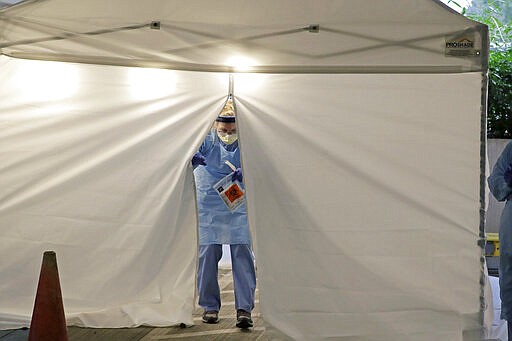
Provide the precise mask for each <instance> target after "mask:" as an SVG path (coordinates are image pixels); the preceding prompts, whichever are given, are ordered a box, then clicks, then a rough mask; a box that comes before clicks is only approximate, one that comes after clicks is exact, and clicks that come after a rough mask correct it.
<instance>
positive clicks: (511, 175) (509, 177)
mask: <svg viewBox="0 0 512 341" xmlns="http://www.w3.org/2000/svg"><path fill="white" fill-rule="evenodd" d="M503 177H504V178H505V182H506V183H507V185H508V186H509V187H512V164H510V165H508V167H507V170H506V171H505V173H503Z"/></svg>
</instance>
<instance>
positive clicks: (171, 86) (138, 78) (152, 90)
mask: <svg viewBox="0 0 512 341" xmlns="http://www.w3.org/2000/svg"><path fill="white" fill-rule="evenodd" d="M128 82H129V83H128V84H129V86H130V93H131V95H132V97H133V98H134V99H137V100H151V99H158V98H163V97H165V96H168V95H170V94H172V93H174V92H175V91H176V73H175V72H174V71H172V70H163V69H151V68H131V69H130V70H129V73H128Z"/></svg>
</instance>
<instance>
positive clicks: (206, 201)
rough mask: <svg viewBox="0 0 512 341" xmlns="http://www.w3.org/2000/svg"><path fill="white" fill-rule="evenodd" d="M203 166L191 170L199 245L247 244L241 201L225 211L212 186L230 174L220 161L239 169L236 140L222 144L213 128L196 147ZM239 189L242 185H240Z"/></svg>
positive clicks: (249, 239) (247, 237) (224, 205)
mask: <svg viewBox="0 0 512 341" xmlns="http://www.w3.org/2000/svg"><path fill="white" fill-rule="evenodd" d="M199 152H200V153H201V154H203V156H204V157H205V158H206V166H198V167H196V168H195V169H194V177H195V181H196V196H197V207H198V216H199V244H200V245H209V244H250V242H251V238H250V233H249V225H248V223H247V213H246V205H245V199H244V202H243V203H242V204H241V205H239V206H238V207H237V208H236V209H235V210H233V211H231V210H229V209H228V208H227V206H226V204H224V201H222V199H221V198H220V197H219V195H218V194H217V192H216V191H215V189H213V187H212V186H213V185H214V184H215V183H217V182H218V181H219V180H220V179H222V178H223V177H225V176H226V175H228V174H230V173H232V172H233V171H232V170H231V168H229V166H228V165H226V164H225V163H224V161H226V160H227V161H229V162H231V163H232V164H233V165H234V166H235V167H237V168H239V167H241V163H240V149H239V148H238V141H236V142H234V143H233V144H230V145H226V144H224V143H223V142H222V141H220V139H219V137H218V136H217V133H216V131H215V130H214V129H212V130H211V131H210V133H209V134H208V136H206V139H205V141H204V142H203V144H202V145H201V147H200V148H199ZM242 186H243V184H242Z"/></svg>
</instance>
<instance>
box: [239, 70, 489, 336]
mask: <svg viewBox="0 0 512 341" xmlns="http://www.w3.org/2000/svg"><path fill="white" fill-rule="evenodd" d="M252 77H254V78H255V80H258V79H259V81H256V83H259V84H260V87H259V88H258V89H257V90H253V91H250V90H244V89H240V90H237V88H236V78H235V93H237V96H236V98H237V99H238V102H237V105H238V110H239V116H240V136H241V139H242V153H243V155H242V157H243V158H242V162H243V166H244V169H246V170H247V171H246V177H245V179H246V182H247V195H248V203H249V206H248V211H249V217H250V225H251V227H252V228H253V231H254V233H255V234H256V240H257V245H256V246H257V256H258V257H257V259H258V264H259V269H260V271H259V273H258V274H259V279H260V282H259V283H260V290H261V291H260V292H261V309H262V312H263V314H264V316H265V317H266V320H267V321H269V323H271V324H272V325H274V326H276V327H277V328H278V329H280V330H285V331H286V332H287V334H288V335H290V336H292V337H293V338H294V339H296V340H317V339H336V340H345V339H346V340H356V339H357V340H359V338H355V336H360V337H362V336H364V337H363V338H362V339H364V340H446V341H454V340H463V338H462V336H463V334H464V333H469V334H471V333H472V332H477V333H478V332H479V325H480V323H481V322H480V321H479V319H478V316H479V311H480V303H479V299H478V296H479V292H480V284H479V279H480V276H481V265H480V256H481V248H480V247H479V246H478V245H477V240H478V234H479V221H480V216H479V206H480V202H479V179H480V168H479V164H480V138H479V136H480V123H479V122H480V105H479V103H480V96H479V95H480V85H481V82H482V76H481V74H480V73H472V74H463V75H380V76H375V75H330V76H320V75H302V76H301V75H293V76H292V75H274V76H265V75H261V76H259V75H254V76H252ZM298 99H300V100H298ZM433 326H435V328H434V327H433ZM477 335H478V334H477Z"/></svg>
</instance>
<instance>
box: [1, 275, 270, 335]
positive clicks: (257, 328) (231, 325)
mask: <svg viewBox="0 0 512 341" xmlns="http://www.w3.org/2000/svg"><path fill="white" fill-rule="evenodd" d="M219 286H220V288H221V300H222V307H221V310H220V312H219V317H220V321H219V323H217V324H206V323H203V322H202V321H201V315H202V313H203V311H202V309H201V308H200V307H197V308H196V309H195V311H194V323H195V325H194V326H190V327H185V328H180V327H179V326H174V327H159V328H153V327H138V328H118V329H110V328H106V329H93V328H80V327H68V338H69V341H156V340H180V339H182V340H191V341H192V340H227V341H229V340H233V341H234V340H258V341H266V340H269V338H268V337H267V336H266V333H265V326H264V325H263V320H262V319H261V317H260V314H259V294H258V289H256V302H255V309H254V310H253V312H252V319H253V321H254V327H253V328H251V329H249V330H241V329H239V328H236V326H235V323H236V312H235V306H234V304H235V302H234V301H235V298H234V292H233V278H232V275H231V270H230V269H220V270H219ZM28 333H29V331H28V329H24V330H22V329H18V330H4V331H0V341H26V340H27V338H28Z"/></svg>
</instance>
